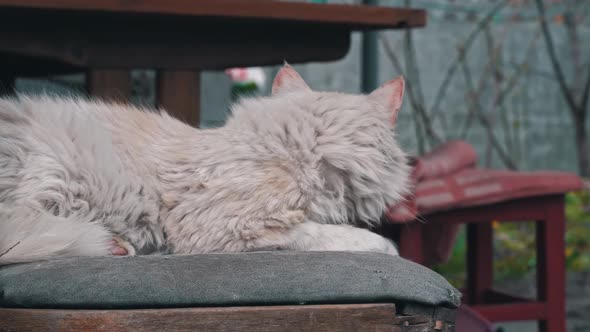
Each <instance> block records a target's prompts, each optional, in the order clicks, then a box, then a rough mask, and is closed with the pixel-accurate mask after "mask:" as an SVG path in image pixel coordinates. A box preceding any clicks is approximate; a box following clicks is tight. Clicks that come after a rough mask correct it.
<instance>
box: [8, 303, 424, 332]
mask: <svg viewBox="0 0 590 332" xmlns="http://www.w3.org/2000/svg"><path fill="white" fill-rule="evenodd" d="M0 321H2V322H3V323H4V324H3V326H2V330H3V331H80V330H93V331H109V332H116V331H129V330H130V329H133V330H135V331H145V332H149V331H158V332H159V331H260V332H264V331H395V332H401V331H402V328H401V327H400V326H399V325H406V324H407V325H408V326H409V325H410V324H412V325H417V326H424V324H429V323H427V322H426V321H424V320H420V319H416V318H415V317H409V319H402V320H398V319H397V318H396V317H395V305H393V304H350V305H305V306H303V305H302V306H268V307H222V308H186V309H143V310H142V309H138V310H47V309H0ZM406 321H407V323H404V322H406ZM425 322H426V323H425ZM396 325H397V326H396ZM403 331H413V330H412V329H406V330H403ZM419 331H424V329H421V330H419ZM426 331H429V329H428V330H426Z"/></svg>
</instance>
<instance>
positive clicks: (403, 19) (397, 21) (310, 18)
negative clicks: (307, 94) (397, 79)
mask: <svg viewBox="0 0 590 332" xmlns="http://www.w3.org/2000/svg"><path fill="white" fill-rule="evenodd" d="M0 8H27V9H35V10H66V11H77V12H109V13H113V14H122V13H127V14H130V13H133V14H156V15H160V16H162V15H167V16H173V15H182V16H191V17H217V18H246V19H257V20H268V21H285V22H286V21H290V22H299V23H320V24H333V25H343V26H346V27H347V28H350V29H354V30H359V29H385V28H390V29H391V28H400V27H402V26H408V27H419V26H424V25H425V23H426V15H425V12H424V11H422V10H416V9H405V8H384V7H369V6H359V5H341V4H329V5H323V4H312V3H298V2H283V1H271V0H166V1H161V0H134V1H123V0H86V1H79V0H0Z"/></svg>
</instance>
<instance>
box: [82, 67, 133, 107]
mask: <svg viewBox="0 0 590 332" xmlns="http://www.w3.org/2000/svg"><path fill="white" fill-rule="evenodd" d="M86 90H87V91H88V94H90V95H91V96H93V97H98V98H101V99H106V100H112V101H119V102H127V101H128V100H129V96H130V95H131V71H129V70H114V69H90V70H88V72H87V73H86Z"/></svg>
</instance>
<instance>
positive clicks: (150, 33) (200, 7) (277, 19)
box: [0, 0, 426, 75]
mask: <svg viewBox="0 0 590 332" xmlns="http://www.w3.org/2000/svg"><path fill="white" fill-rule="evenodd" d="M425 17H426V16H425V13H424V11H421V10H409V9H394V8H371V7H364V6H351V5H315V4H306V3H288V2H279V1H260V0H257V1H244V0H222V1H217V0H215V1H214V0H208V1H207V0H201V1H184V0H173V1H165V2H162V1H154V0H149V1H148V0H136V1H115V0H108V1H75V0H74V1H57V0H54V1H31V0H29V1H9V0H0V40H2V43H0V63H6V61H7V60H6V59H7V58H8V57H11V58H13V57H14V55H18V56H19V58H18V61H12V62H15V65H16V66H17V67H14V68H15V70H16V72H18V73H19V75H20V74H21V73H26V74H27V75H45V74H47V73H58V72H60V71H61V72H71V71H76V70H80V69H81V68H94V67H101V68H113V69H115V68H119V69H121V68H125V69H132V68H155V69H177V70H188V69H224V68H228V67H233V66H252V65H272V64H281V63H282V62H283V61H284V60H287V61H289V62H292V63H297V62H306V61H331V60H336V59H339V58H341V57H343V56H344V55H346V53H347V52H348V50H349V47H350V32H351V31H353V30H358V29H377V28H399V27H404V26H422V25H424V23H425ZM22 22H27V24H26V25H23V24H21V23H22ZM48 26H51V29H47V27H48ZM25 60H28V61H25ZM40 60H42V61H45V62H46V63H45V65H44V66H42V67H39V66H35V63H36V62H38V61H40Z"/></svg>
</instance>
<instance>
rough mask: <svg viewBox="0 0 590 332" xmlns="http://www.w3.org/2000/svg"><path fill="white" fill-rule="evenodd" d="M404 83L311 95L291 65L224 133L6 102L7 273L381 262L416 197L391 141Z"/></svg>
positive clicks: (3, 191) (70, 107)
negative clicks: (226, 262)
mask: <svg viewBox="0 0 590 332" xmlns="http://www.w3.org/2000/svg"><path fill="white" fill-rule="evenodd" d="M403 91H404V82H403V79H402V78H398V79H395V80H392V81H390V82H388V83H386V84H384V85H383V86H382V87H380V88H379V89H377V90H375V91H374V92H373V93H371V94H369V95H347V94H341V93H333V92H314V91H312V90H311V89H310V88H309V87H308V86H307V84H306V83H305V82H304V81H303V79H302V78H301V77H300V76H299V75H298V74H297V72H295V70H294V69H293V68H292V67H290V66H289V65H285V66H284V67H283V68H282V69H281V70H280V72H279V73H278V74H277V77H276V78H275V81H274V84H273V94H272V96H270V97H266V98H254V99H246V100H243V101H242V102H241V103H239V104H238V105H235V106H234V107H233V112H232V115H231V117H230V118H229V119H228V121H227V124H226V125H225V126H223V127H222V128H217V129H195V128H192V127H190V126H188V125H186V124H183V123H182V122H180V121H178V120H176V119H174V118H172V117H170V116H169V115H167V114H166V113H165V112H150V111H146V110H141V109H138V108H135V107H131V106H128V105H117V104H107V103H102V102H96V101H95V102H91V101H86V100H72V99H56V98H49V97H36V98H33V97H19V98H14V99H9V98H5V99H1V98H0V255H1V257H0V264H7V263H13V262H25V261H33V260H40V259H48V258H52V257H60V256H80V255H88V256H92V255H112V254H114V255H124V254H130V255H131V254H135V253H136V252H137V253H150V252H153V251H158V250H162V249H163V248H167V250H168V251H169V252H171V253H179V254H188V253H205V252H236V251H250V250H262V249H284V250H349V251H376V252H384V253H388V254H392V255H396V254H397V251H396V248H395V246H394V245H393V244H392V242H390V241H389V240H387V239H385V238H383V237H381V236H379V235H377V234H375V233H372V232H369V231H368V230H365V229H361V228H356V227H353V226H351V225H350V224H352V223H354V222H359V221H360V222H364V223H367V224H375V223H377V222H378V221H379V220H380V217H381V214H382V212H383V210H384V208H385V207H386V205H387V204H390V203H395V202H397V201H399V200H400V199H401V198H402V196H403V195H405V194H406V193H407V186H408V181H407V179H408V170H409V169H408V166H407V164H406V157H405V155H404V153H403V152H402V151H401V150H400V148H399V147H398V145H397V143H396V141H395V139H394V135H393V133H392V129H393V125H394V124H395V120H396V117H397V113H398V111H399V109H400V106H401V103H402V97H403Z"/></svg>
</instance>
